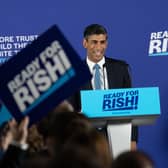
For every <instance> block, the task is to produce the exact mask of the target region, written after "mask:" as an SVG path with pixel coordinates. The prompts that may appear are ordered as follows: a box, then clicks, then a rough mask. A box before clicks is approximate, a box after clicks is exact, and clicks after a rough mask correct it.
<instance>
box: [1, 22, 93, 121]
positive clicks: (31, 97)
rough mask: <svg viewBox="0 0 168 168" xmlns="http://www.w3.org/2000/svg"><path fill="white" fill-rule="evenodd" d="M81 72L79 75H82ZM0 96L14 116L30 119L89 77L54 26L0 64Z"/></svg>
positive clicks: (68, 44) (85, 67) (86, 70)
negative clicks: (26, 116)
mask: <svg viewBox="0 0 168 168" xmlns="http://www.w3.org/2000/svg"><path fill="white" fill-rule="evenodd" d="M81 74H82V75H81ZM0 78H1V79H0V80H1V82H0V97H1V100H2V102H3V104H4V105H5V106H6V107H7V108H8V110H9V111H10V112H11V114H12V115H13V116H14V117H15V118H16V119H17V120H20V119H22V118H23V117H24V116H25V115H28V116H29V117H30V122H31V123H33V122H35V121H36V120H39V118H41V117H42V116H44V115H45V113H47V112H48V111H49V110H51V109H52V108H54V107H55V106H56V105H57V104H58V103H60V102H61V101H62V100H64V99H65V98H67V97H69V96H70V95H72V94H73V93H74V92H75V91H76V90H77V89H78V88H79V87H80V86H81V85H83V84H84V83H85V82H87V80H89V79H90V78H91V74H90V72H89V69H88V67H87V66H86V65H85V64H84V63H83V61H81V59H80V57H79V56H78V54H77V53H76V52H75V50H74V49H73V48H72V46H71V45H70V43H69V42H68V41H67V40H66V38H65V37H64V35H63V34H62V32H61V31H60V30H59V29H58V27H57V26H55V25H54V26H52V27H51V28H50V29H49V30H48V31H46V32H45V33H43V34H42V35H41V36H39V37H38V38H37V39H36V40H34V41H33V42H32V43H31V44H29V45H27V47H26V48H24V49H23V50H21V52H19V53H18V54H17V55H15V56H13V57H12V58H11V59H10V60H9V61H8V62H6V63H5V64H3V65H1V67H0Z"/></svg>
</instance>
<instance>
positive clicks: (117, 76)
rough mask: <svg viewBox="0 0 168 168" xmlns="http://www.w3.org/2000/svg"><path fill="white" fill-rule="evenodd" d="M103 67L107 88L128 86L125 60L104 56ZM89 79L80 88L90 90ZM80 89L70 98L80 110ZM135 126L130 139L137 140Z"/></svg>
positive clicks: (76, 108) (129, 80) (128, 75)
mask: <svg viewBox="0 0 168 168" xmlns="http://www.w3.org/2000/svg"><path fill="white" fill-rule="evenodd" d="M105 67H106V70H107V81H108V87H109V89H117V88H130V87H131V78H130V74H129V65H128V64H127V63H126V62H125V61H121V60H116V59H112V58H107V57H105ZM92 89H93V88H92V85H91V81H89V82H87V83H86V84H85V85H84V86H82V87H81V88H80V90H92ZM80 90H79V91H78V92H77V93H75V94H74V95H73V96H72V97H71V98H70V99H69V101H70V103H71V104H72V105H73V107H74V108H75V110H77V111H79V110H81V101H80ZM137 139H138V130H137V127H133V129H132V140H135V141H137Z"/></svg>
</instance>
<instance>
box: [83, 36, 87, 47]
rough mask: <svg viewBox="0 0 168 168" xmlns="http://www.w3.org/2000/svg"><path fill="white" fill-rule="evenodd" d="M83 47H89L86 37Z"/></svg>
mask: <svg viewBox="0 0 168 168" xmlns="http://www.w3.org/2000/svg"><path fill="white" fill-rule="evenodd" d="M83 47H84V48H87V40H86V39H85V38H84V39H83Z"/></svg>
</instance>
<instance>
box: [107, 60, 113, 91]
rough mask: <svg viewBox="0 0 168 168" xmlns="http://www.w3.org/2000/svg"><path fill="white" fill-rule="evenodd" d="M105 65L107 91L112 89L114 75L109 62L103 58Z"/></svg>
mask: <svg viewBox="0 0 168 168" xmlns="http://www.w3.org/2000/svg"><path fill="white" fill-rule="evenodd" d="M105 65H106V71H107V80H108V86H109V89H111V88H114V83H113V81H114V80H113V79H114V78H115V73H114V71H113V66H112V62H109V60H108V59H106V58H105Z"/></svg>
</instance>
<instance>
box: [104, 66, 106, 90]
mask: <svg viewBox="0 0 168 168" xmlns="http://www.w3.org/2000/svg"><path fill="white" fill-rule="evenodd" d="M105 68H106V63H104V64H103V82H104V90H105V89H106V79H105Z"/></svg>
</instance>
